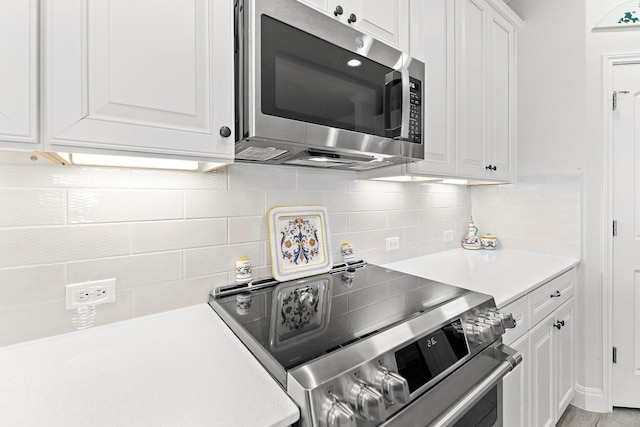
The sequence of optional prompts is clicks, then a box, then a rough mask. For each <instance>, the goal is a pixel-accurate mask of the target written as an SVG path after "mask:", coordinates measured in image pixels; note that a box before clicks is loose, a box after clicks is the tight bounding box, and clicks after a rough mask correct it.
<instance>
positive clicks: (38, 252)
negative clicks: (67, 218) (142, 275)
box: [0, 224, 130, 268]
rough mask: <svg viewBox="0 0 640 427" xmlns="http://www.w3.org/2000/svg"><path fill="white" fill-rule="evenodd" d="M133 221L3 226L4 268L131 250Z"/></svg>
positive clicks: (1, 263) (0, 244)
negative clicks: (75, 224)
mask: <svg viewBox="0 0 640 427" xmlns="http://www.w3.org/2000/svg"><path fill="white" fill-rule="evenodd" d="M129 233H130V226H129V224H105V225H87V226H85V225H82V226H68V227H58V226H56V227H26V228H4V229H3V228H0V253H1V254H2V257H0V268H4V267H16V266H27V265H38V264H52V263H57V262H65V261H73V260H81V259H91V258H102V257H110V256H117V255H126V254H128V253H129V250H130V249H129Z"/></svg>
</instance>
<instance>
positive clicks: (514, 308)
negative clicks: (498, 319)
mask: <svg viewBox="0 0 640 427" xmlns="http://www.w3.org/2000/svg"><path fill="white" fill-rule="evenodd" d="M500 312H501V313H511V314H512V315H513V318H514V319H516V327H515V328H513V329H509V330H507V332H506V333H505V334H504V335H503V336H502V342H504V343H505V344H507V345H509V344H511V343H513V342H514V341H515V340H517V339H518V338H520V337H521V336H522V335H523V334H525V333H526V332H527V331H528V330H529V326H530V322H529V298H528V296H527V295H525V296H523V297H522V298H518V299H517V300H515V301H514V302H512V303H511V304H509V305H506V306H504V307H503V308H501V309H500Z"/></svg>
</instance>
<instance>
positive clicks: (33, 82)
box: [0, 0, 39, 149]
mask: <svg viewBox="0 0 640 427" xmlns="http://www.w3.org/2000/svg"><path fill="white" fill-rule="evenodd" d="M0 58H2V65H1V66H0V147H4V148H26V149H34V148H38V145H39V139H38V3H37V1H36V0H2V1H0Z"/></svg>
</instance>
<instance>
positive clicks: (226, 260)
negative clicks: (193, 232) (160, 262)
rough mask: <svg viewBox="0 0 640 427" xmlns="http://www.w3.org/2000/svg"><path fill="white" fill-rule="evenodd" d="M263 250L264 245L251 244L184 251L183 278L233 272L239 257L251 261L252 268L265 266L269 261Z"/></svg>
mask: <svg viewBox="0 0 640 427" xmlns="http://www.w3.org/2000/svg"><path fill="white" fill-rule="evenodd" d="M264 248H265V245H264V244H262V243H255V242H252V243H243V244H237V245H225V246H212V247H208V248H199V249H188V250H185V252H184V258H185V259H184V266H185V267H184V268H185V272H184V274H185V277H198V276H207V275H211V274H216V273H229V272H233V271H235V268H236V260H237V259H238V258H240V257H248V258H249V259H251V265H252V267H253V266H262V265H265V264H266V263H270V261H267V258H265V252H264Z"/></svg>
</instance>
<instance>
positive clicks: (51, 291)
mask: <svg viewBox="0 0 640 427" xmlns="http://www.w3.org/2000/svg"><path fill="white" fill-rule="evenodd" d="M64 285H65V265H64V264H50V265H38V266H34V267H18V268H3V269H0V308H7V307H13V306H23V305H29V304H34V303H38V302H43V301H48V300H56V299H58V300H59V299H64V295H65V294H64ZM0 311H2V310H0Z"/></svg>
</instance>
